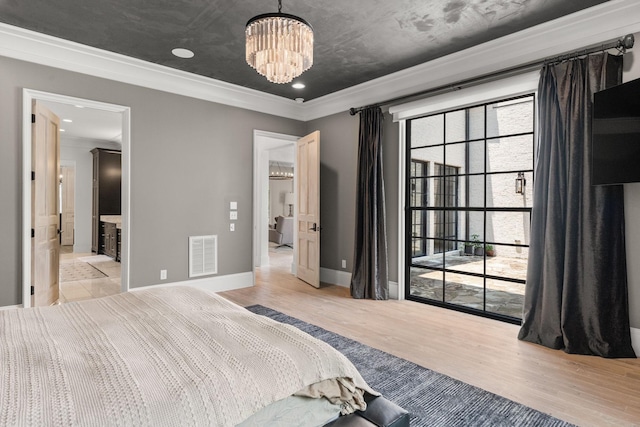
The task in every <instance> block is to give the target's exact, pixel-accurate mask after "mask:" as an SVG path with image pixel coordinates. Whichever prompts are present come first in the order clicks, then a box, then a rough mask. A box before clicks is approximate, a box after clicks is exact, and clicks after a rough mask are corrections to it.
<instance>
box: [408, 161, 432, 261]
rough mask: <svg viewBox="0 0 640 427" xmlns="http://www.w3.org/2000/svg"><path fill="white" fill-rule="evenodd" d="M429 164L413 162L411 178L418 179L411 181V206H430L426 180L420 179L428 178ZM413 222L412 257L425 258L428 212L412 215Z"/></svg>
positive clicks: (415, 212)
mask: <svg viewBox="0 0 640 427" xmlns="http://www.w3.org/2000/svg"><path fill="white" fill-rule="evenodd" d="M428 167H429V163H428V162H422V161H420V160H412V161H411V176H413V177H416V179H414V180H413V181H411V206H422V207H426V206H427V205H428V199H427V197H428V191H427V188H426V185H427V182H426V180H424V179H419V178H418V177H423V176H426V173H427V172H426V171H427V168H428ZM412 216H413V217H412V220H411V241H412V248H411V256H414V257H416V256H423V255H426V254H427V246H426V240H425V238H426V237H427V211H425V210H416V211H414V212H413V213H412Z"/></svg>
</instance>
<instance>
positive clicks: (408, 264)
mask: <svg viewBox="0 0 640 427" xmlns="http://www.w3.org/2000/svg"><path fill="white" fill-rule="evenodd" d="M526 98H531V100H532V117H533V123H532V131H531V132H524V133H514V134H504V135H498V136H488V134H487V107H488V106H490V105H495V104H497V103H502V102H509V101H515V100H520V99H526ZM536 105H537V103H536V93H534V92H532V93H527V94H523V95H518V96H512V97H506V98H502V99H497V100H492V101H489V102H484V103H479V104H475V105H470V106H465V107H462V108H454V109H451V110H447V111H441V112H438V113H434V114H428V115H424V116H419V117H415V118H412V119H407V121H406V124H405V130H406V132H405V134H406V142H407V143H406V149H405V156H406V157H405V165H406V166H407V167H406V168H405V171H406V172H405V183H406V186H405V188H406V193H405V200H406V205H405V233H404V234H405V255H406V256H405V266H404V268H405V299H407V300H411V301H417V302H421V303H426V304H430V305H435V306H439V307H443V308H448V309H452V310H456V311H461V312H465V313H470V314H474V315H478V316H481V317H488V318H492V319H496V320H500V321H504V322H508V323H513V324H520V323H521V321H522V319H521V318H516V317H512V316H508V315H505V314H501V313H496V312H491V311H487V309H486V290H487V284H486V281H487V279H495V280H501V281H507V282H513V283H518V284H522V285H523V286H524V283H525V280H523V279H517V278H513V277H503V276H497V275H491V274H486V258H487V257H486V254H483V258H484V266H483V273H482V274H478V273H472V272H469V273H464V274H467V275H469V276H475V277H481V278H483V287H484V297H483V309H482V310H479V309H475V308H472V307H468V306H464V305H459V304H454V303H450V302H446V301H445V286H446V276H445V275H446V273H455V274H460V272H459V271H456V270H450V269H449V268H447V267H446V264H445V263H444V262H443V264H442V267H434V266H429V267H425V266H424V265H418V264H414V263H413V262H412V259H413V256H412V252H411V248H412V244H413V243H412V239H411V236H410V231H411V227H412V222H411V219H412V215H413V212H414V211H416V210H424V211H434V212H442V213H443V215H446V212H450V211H452V210H453V211H454V212H457V213H464V214H465V215H467V218H468V216H469V214H470V213H472V212H480V213H482V214H483V236H486V231H487V213H488V212H526V213H528V214H529V223H530V219H531V211H532V209H533V207H522V208H509V207H487V194H486V187H487V177H488V176H491V175H499V174H506V173H516V172H524V173H530V174H531V176H532V178H533V179H532V180H531V182H530V183H529V182H528V183H527V185H531V186H533V180H534V179H535V171H534V164H535V148H536V134H537V116H536V114H535V108H536ZM478 107H483V112H484V115H483V126H484V132H483V133H484V135H483V137H482V138H476V139H469V138H467V139H466V140H464V141H462V142H463V143H465V144H467V145H468V144H469V143H474V142H476V143H477V142H478V141H484V158H485V162H484V170H483V172H482V173H477V172H475V173H470V172H469V171H468V170H466V173H464V174H460V173H456V174H455V178H456V180H459V179H467V180H468V179H469V178H470V177H473V176H482V177H483V178H484V188H485V192H484V206H483V207H469V204H468V203H466V206H465V207H460V206H455V208H453V209H452V208H451V207H449V206H430V207H424V208H419V207H413V206H411V199H410V198H409V196H410V193H409V188H410V186H411V182H412V179H415V178H412V177H411V172H410V171H411V170H410V169H408V168H409V167H410V165H411V162H412V161H415V159H412V156H411V152H412V150H414V149H420V148H425V147H427V146H428V147H430V148H431V147H438V146H442V147H443V161H442V164H443V165H445V167H447V166H449V165H447V158H446V150H445V149H444V147H445V146H446V145H447V144H451V143H447V141H446V131H445V132H444V135H443V141H442V143H441V144H429V145H423V146H412V139H411V123H412V121H413V120H418V119H423V118H426V117H432V116H438V115H442V116H443V120H444V129H446V114H448V113H454V112H457V111H468V110H471V109H474V108H478ZM523 135H531V136H532V138H531V140H532V147H531V149H532V153H533V157H534V158H533V161H532V164H531V168H530V169H517V170H507V171H498V172H487V170H486V168H487V162H486V158H487V144H488V143H489V142H490V141H491V140H500V139H504V138H509V137H517V136H523ZM467 137H468V133H467ZM460 142H461V141H456V142H455V143H460ZM466 161H467V162H468V158H467V159H466ZM434 163H435V162H434ZM448 177H451V174H447V172H446V171H445V173H443V174H441V175H437V174H435V173H434V174H433V175H432V176H430V178H441V179H447V178H448ZM467 182H468V181H467ZM466 189H467V190H466V194H467V196H468V193H469V191H468V190H469V186H468V185H467V186H466ZM456 191H458V190H457V189H456ZM445 199H446V190H445ZM456 199H457V198H456ZM456 205H457V203H456ZM456 216H457V215H456ZM465 224H466V227H467V229H468V227H469V221H468V220H467V221H465ZM456 229H457V227H456ZM407 230H408V231H409V232H408V231H407ZM466 237H467V239H458V236H456V238H455V239H448V238H446V237H445V238H443V239H441V240H442V241H443V244H445V243H446V242H451V244H452V245H455V244H456V243H459V242H461V241H462V242H465V243H469V244H471V243H472V241H471V240H470V239H469V233H468V230H467V233H466ZM482 244H483V245H500V246H513V247H520V248H528V247H529V245H528V244H514V243H505V242H492V241H482ZM445 252H446V251H444V252H442V254H443V260H444V255H445ZM412 268H420V269H424V270H425V271H441V272H442V275H443V276H442V300H435V299H431V298H426V297H422V296H417V295H412V294H411V273H412Z"/></svg>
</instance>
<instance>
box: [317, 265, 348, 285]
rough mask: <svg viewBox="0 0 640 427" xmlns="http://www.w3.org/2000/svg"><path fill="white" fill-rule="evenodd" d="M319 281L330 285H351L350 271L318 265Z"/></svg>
mask: <svg viewBox="0 0 640 427" xmlns="http://www.w3.org/2000/svg"><path fill="white" fill-rule="evenodd" d="M320 281H321V282H323V283H329V284H331V285H337V286H342V287H344V288H349V287H351V273H349V272H348V271H340V270H332V269H330V268H323V267H320Z"/></svg>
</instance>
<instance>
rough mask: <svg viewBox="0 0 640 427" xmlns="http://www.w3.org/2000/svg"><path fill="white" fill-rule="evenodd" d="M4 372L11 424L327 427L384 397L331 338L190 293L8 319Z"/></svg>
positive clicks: (1, 357)
mask: <svg viewBox="0 0 640 427" xmlns="http://www.w3.org/2000/svg"><path fill="white" fill-rule="evenodd" d="M0 366H1V369H2V377H1V378H0V425H3V426H4V425H11V426H21V425H25V426H70V425H100V426H103V425H123V426H130V425H136V426H177V425H181V426H182V425H206V426H235V425H241V426H243V427H244V426H250V425H274V426H277V425H294V424H291V422H292V420H298V422H299V423H300V424H301V425H324V424H325V423H326V422H328V421H329V420H330V419H332V418H336V417H337V416H338V415H339V414H348V413H351V412H354V411H356V410H363V409H365V407H366V403H365V400H364V395H365V393H369V394H371V395H377V393H376V392H375V391H374V390H372V389H371V388H370V387H369V386H368V385H367V384H366V382H365V381H364V380H363V379H362V377H361V376H360V374H359V373H358V371H357V370H356V368H355V367H354V366H353V365H352V364H351V363H350V362H349V361H348V360H347V359H346V358H345V357H344V356H343V355H342V354H341V353H339V352H338V351H336V350H334V349H333V348H332V347H330V346H329V345H327V344H325V343H324V342H322V341H319V340H317V339H315V338H313V337H311V336H309V335H307V334H305V333H303V332H301V331H300V330H298V329H296V328H294V327H292V326H288V325H283V324H280V323H278V322H275V321H273V320H271V319H268V318H266V317H263V316H258V315H255V314H253V313H250V312H249V311H247V310H245V309H244V308H242V307H240V306H238V305H235V304H233V303H231V302H230V301H228V300H226V299H224V298H222V297H220V296H218V295H216V294H215V293H212V292H208V291H204V290H201V289H197V288H193V287H189V286H175V287H161V288H157V289H147V290H140V291H134V292H127V293H123V294H120V295H115V296H110V297H105V298H100V299H96V300H88V301H80V302H74V303H68V304H63V305H60V306H52V307H43V308H30V309H12V310H4V311H0ZM302 419H304V420H305V421H304V423H302V422H300V420H302ZM278 420H279V421H278ZM278 422H279V424H278Z"/></svg>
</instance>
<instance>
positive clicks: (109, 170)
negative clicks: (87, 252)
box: [91, 148, 122, 258]
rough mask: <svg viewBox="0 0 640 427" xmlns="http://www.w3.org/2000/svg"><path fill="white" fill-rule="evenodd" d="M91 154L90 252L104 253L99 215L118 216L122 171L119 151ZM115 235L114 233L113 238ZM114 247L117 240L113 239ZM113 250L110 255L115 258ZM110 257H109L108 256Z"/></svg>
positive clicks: (97, 150) (103, 239)
mask: <svg viewBox="0 0 640 427" xmlns="http://www.w3.org/2000/svg"><path fill="white" fill-rule="evenodd" d="M91 154H93V205H92V212H91V227H92V238H91V251H92V252H95V253H98V254H100V253H105V251H106V250H107V241H106V240H105V237H106V232H105V229H104V224H103V223H102V222H101V221H100V216H101V215H120V209H121V203H122V202H121V200H122V197H121V194H122V190H121V186H122V169H121V165H122V162H121V154H120V151H116V150H107V149H103V148H94V149H93V150H91ZM115 235H116V233H115V232H114V236H115ZM113 245H114V247H115V248H117V239H116V238H115V237H114V243H113ZM116 252H117V250H114V251H113V253H114V255H112V256H113V257H114V258H115V256H116V255H115V253H116ZM110 256H111V255H110Z"/></svg>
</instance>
